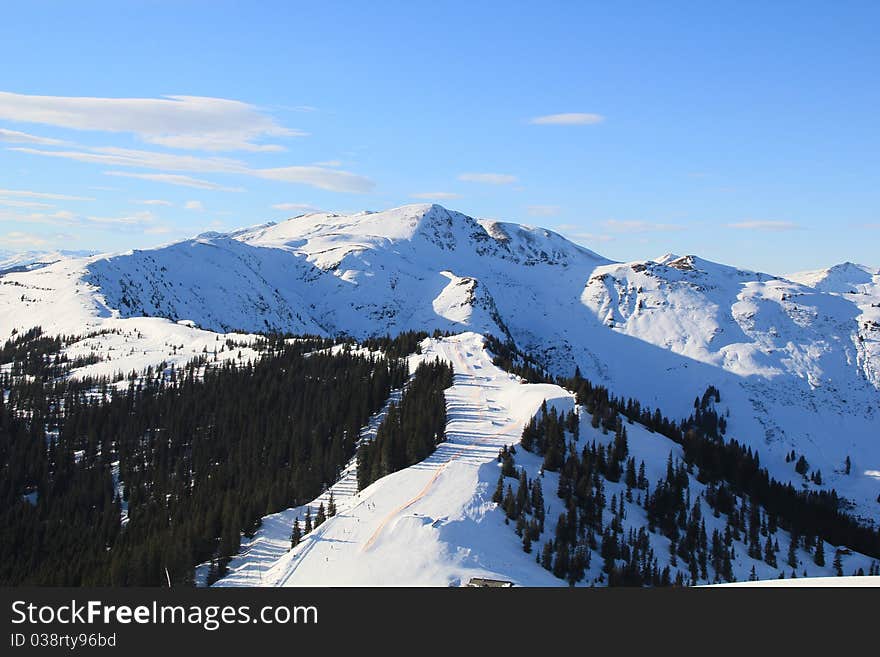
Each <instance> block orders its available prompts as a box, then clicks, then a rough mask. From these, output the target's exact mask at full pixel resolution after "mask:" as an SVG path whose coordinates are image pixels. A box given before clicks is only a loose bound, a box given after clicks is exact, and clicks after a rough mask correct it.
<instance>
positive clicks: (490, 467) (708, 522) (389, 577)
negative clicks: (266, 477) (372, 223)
mask: <svg viewBox="0 0 880 657" xmlns="http://www.w3.org/2000/svg"><path fill="white" fill-rule="evenodd" d="M435 356H440V357H441V358H443V359H444V360H447V361H449V362H451V363H452V364H453V366H454V369H455V384H454V386H453V387H452V388H450V389H448V390H447V391H446V399H447V407H448V424H447V435H446V438H447V440H446V442H444V443H442V444H441V445H440V446H439V447H438V449H437V451H436V452H435V453H434V454H433V455H431V456H430V457H429V458H428V459H426V460H425V461H423V462H421V463H418V464H416V465H414V466H411V467H409V468H406V469H404V470H401V471H398V472H396V473H394V474H391V475H389V476H387V477H384V478H382V479H380V480H379V481H377V482H375V483H374V484H372V485H371V486H369V487H367V488H366V489H364V490H362V491H360V492H357V490H356V487H353V486H352V485H351V482H350V481H349V479H350V478H351V475H350V472H351V470H352V468H351V467H349V468H348V469H347V470H346V474H344V475H343V478H342V479H341V480H340V482H339V484H337V485H336V486H334V487H333V488H331V489H330V490H331V491H333V493H334V496H335V502H336V505H337V508H338V513H337V515H335V516H333V517H331V518H329V519H327V520H326V521H325V522H324V523H323V524H321V525H320V526H319V527H317V528H316V529H315V530H314V531H312V532H311V533H309V534H308V535H307V536H306V537H305V538H304V540H303V541H302V542H301V543H299V544H298V545H297V546H296V547H295V548H293V549H292V550H291V549H290V535H291V530H292V526H293V523H294V520H296V519H299V520H300V521H302V518H303V517H304V514H305V512H306V507H308V508H310V509H311V512H312V513H313V514H314V512H315V510H316V509H317V507H318V503H319V502H323V503H325V504H326V503H327V501H328V499H329V493H330V491H327V492H325V493H324V494H323V495H322V496H321V497H320V498H318V499H317V500H315V501H314V502H312V503H310V504H309V505H306V506H302V507H297V508H293V509H288V510H286V511H283V512H281V513H277V514H273V515H272V516H269V517H267V518H264V519H263V523H262V526H261V528H260V529H259V530H258V531H257V533H256V535H255V536H254V538H252V539H245V542H244V543H243V549H242V551H241V554H240V555H239V556H238V557H236V558H235V559H233V561H232V562H231V564H230V567H229V574H228V575H227V576H226V577H225V578H224V579H221V580H220V581H219V582H218V583H217V584H216V586H300V585H322V586H324V585H330V586H334V585H335V586H339V585H346V586H359V585H361V586H364V585H373V586H375V585H385V586H388V585H424V586H460V585H465V584H467V583H468V582H469V581H470V580H471V578H474V577H480V578H489V579H496V580H502V581H509V582H512V583H514V584H515V585H519V586H561V585H565V584H566V582H565V580H564V579H560V578H559V577H556V576H554V575H553V574H552V572H550V571H548V570H546V569H544V568H542V567H541V566H540V565H539V564H538V563H536V556H537V555H538V553H539V552H540V549H539V546H538V545H537V544H536V545H535V547H534V549H532V550H531V551H530V552H529V553H527V552H525V551H524V550H523V547H522V541H521V540H520V538H519V537H518V536H517V534H516V533H515V532H514V526H513V523H511V524H507V522H506V521H505V515H504V512H503V511H502V510H501V509H500V508H498V505H496V503H495V502H493V501H492V497H493V491H494V489H495V486H496V482H497V480H498V477H499V472H500V468H501V466H500V465H499V463H498V459H497V455H498V452H499V450H500V449H501V448H503V447H505V446H508V445H515V444H518V443H519V442H520V438H521V434H522V428H523V426H524V425H525V424H526V423H527V422H528V421H529V419H530V418H531V417H532V416H533V415H534V414H535V413H536V412H538V411H539V409H540V407H541V404H542V403H543V402H544V401H545V400H546V401H547V403H548V407H549V408H555V409H556V410H558V411H559V412H563V413H564V412H567V411H570V410H572V409H574V408H575V404H574V399H573V397H572V395H571V394H570V393H569V392H567V391H566V390H564V389H562V388H560V387H558V386H554V385H548V384H524V383H523V382H521V381H518V380H517V378H516V377H514V376H513V375H511V374H509V373H507V372H504V371H503V370H501V369H499V368H498V367H496V366H495V365H494V364H493V363H492V358H491V355H490V354H488V353H487V352H486V351H485V349H484V348H483V340H482V338H481V336H479V335H476V334H473V333H465V334H461V335H457V336H453V337H449V338H445V339H440V340H430V339H429V340H427V341H426V343H425V345H424V346H423V353H422V354H421V355H419V356H413V357H412V358H413V359H414V361H417V360H419V359H425V358H427V359H430V358H434V357H435ZM578 412H579V414H581V415H582V416H583V417H584V421H583V422H581V429H580V436H579V439H577V441H576V446H577V449H580V448H581V447H583V446H584V445H587V444H589V443H591V442H593V441H598V442H608V441H609V440H610V438H611V436H609V435H606V434H605V433H604V432H603V431H602V430H601V429H598V428H592V427H590V423H589V415H587V414H586V413H585V412H584V410H583V409H582V408H581V409H579V411H578ZM377 419H378V418H377ZM375 426H376V421H375V420H374V421H373V422H372V423H371V425H370V426H369V427H367V428H365V431H364V433H363V434H362V435H363V437H364V439H366V440H369V439H370V436H371V433H372V432H373V431H374V430H375ZM627 432H628V436H629V449H630V453H631V454H632V456H633V458H634V459H636V461H637V462H638V461H641V462H643V463H644V465H645V469H644V474H645V477H646V479H647V481H648V482H650V486H651V487H652V488H653V487H654V485H655V482H657V481H658V480H660V479H662V478H663V477H664V476H665V473H666V469H667V463H668V459H670V458H674V459H676V460H677V459H681V458H682V451H681V448H680V447H679V446H678V445H676V444H674V443H672V442H671V441H670V440H668V439H666V438H664V437H662V436H660V435H658V434H656V433H653V432H650V431H649V430H648V429H646V428H645V427H642V426H641V425H638V424H628V425H627ZM570 438H572V439H573V437H571V436H570ZM516 465H517V467H518V468H523V469H524V470H525V471H526V472H527V474H528V477H529V478H530V479H539V480H540V481H541V482H542V484H543V490H544V491H545V492H544V495H545V497H544V499H545V503H546V505H547V506H546V515H547V518H548V529H547V530H546V531H545V535H547V536H549V537H552V535H553V530H552V525H551V523H550V520H549V519H551V518H552V519H555V518H556V517H557V516H558V515H559V514H560V513H564V512H565V506H564V505H563V503H562V501H561V500H560V499H559V498H558V497H557V496H556V494H555V491H556V490H557V487H558V482H559V475H558V474H557V473H555V472H542V471H541V459H540V458H538V457H537V456H535V455H533V454H529V453H528V452H526V451H525V450H523V449H520V450H518V453H517V457H516ZM508 481H513V482H514V483H515V479H513V480H508ZM637 493H638V499H635V498H636V495H635V494H627V487H626V485H625V484H624V482H623V481H620V482H616V483H612V482H606V484H605V497H606V498H607V500H608V501H609V507H610V509H613V511H612V510H606V511H605V513H604V525H605V526H613V523H614V522H615V520H614V518H615V516H617V515H618V512H617V510H618V508H623V509H624V513H623V515H622V518H621V520H620V522H621V527H620V533H621V535H626V534H627V533H628V532H629V531H630V530H632V531H633V532H638V531H639V530H640V529H644V528H645V527H647V526H648V524H649V523H648V519H647V517H646V512H645V510H644V509H643V508H642V507H641V505H640V504H641V501H642V499H643V492H642V491H641V490H639V491H637ZM644 494H645V495H646V494H647V493H644ZM688 495H689V497H690V498H692V499H693V501H694V503H695V504H696V506H699V507H700V508H701V509H702V511H701V513H702V518H703V519H704V523H705V527H706V531H707V533H708V534H709V535H712V534H713V533H714V531H715V530H716V529H718V530H719V531H721V532H723V530H724V527H725V520H724V516H723V515H722V516H720V517H719V515H718V514H717V513H714V512H713V508H712V506H711V505H710V504H709V503H708V501H707V499H708V497H709V496H708V494H707V486H705V485H703V484H701V483H699V482H698V481H697V480H696V478H694V477H691V478H690V483H689V493H688ZM771 529H772V528H771ZM766 534H767V536H769V537H770V538H771V539H772V540H773V541H774V542H775V544H776V547H777V549H778V552H779V553H780V554H779V558H778V562H777V565H776V566H771V565H769V564H768V563H767V562H766V561H765V560H763V559H761V558H757V559H755V558H752V557H750V556H749V554H748V546H747V543H746V538H745V537H743V538H742V541H740V540H738V539H737V540H735V541H733V551H734V552H735V554H736V556H735V557H734V559H733V560H732V564H731V572H732V574H733V577H734V578H735V579H737V580H748V579H749V577H750V576H755V577H758V578H761V579H776V578H778V577H780V575H783V576H785V577H790V576H791V573H792V571H795V572H796V576H797V577H803V576H804V575H808V576H816V577H818V576H823V575H825V576H829V575H832V574H833V573H834V570H833V566H832V559H833V557H834V555H835V549H836V548H835V547H834V546H832V545H830V544H825V546H824V550H825V553H826V554H827V555H829V556H828V560H827V563H826V564H825V565H823V566H818V565H816V564H815V562H814V559H813V556H812V555H811V554H810V553H808V552H807V551H806V550H804V549H803V548H802V547H798V548H795V549H794V550H793V556H792V557H790V559H792V560H793V561H794V562H795V563H796V566H794V567H792V566H791V565H790V564H789V563H788V562H787V561H786V554H787V553H788V552H789V543H790V536H789V535H788V534H787V533H786V532H784V531H778V532H777V531H776V530H775V529H772V530H771V531H769V532H766ZM645 540H646V541H648V543H649V545H650V550H651V551H652V555H654V558H655V559H656V561H657V564H658V567H659V568H661V569H662V568H669V570H670V572H671V574H670V577H671V579H673V580H674V579H675V578H676V575H677V574H678V573H679V572H681V573H682V576H683V577H684V581H685V582H688V581H690V580H689V578H690V575H689V574H688V573H689V565H688V564H687V563H684V562H682V560H681V559H679V560H678V561H677V560H676V558H675V557H673V556H671V555H670V541H669V540H668V539H667V538H665V537H664V536H662V535H660V534H659V533H647V535H646V538H645ZM762 540H763V539H762ZM592 552H593V553H592V554H591V556H590V559H589V561H590V564H589V565H588V567H587V568H586V572H585V575H584V578H583V579H582V580H581V581H580V582H579V584H580V585H587V586H589V585H601V584H603V583H604V582H606V581H607V577H606V576H605V575H604V574H603V570H602V567H603V560H602V557H601V556H600V554H599V550H598V549H596V550H593V551H592ZM840 559H841V567H842V569H843V572H845V574H847V575H851V574H853V573H855V572H857V571H858V570H859V569H862V570H863V571H864V572H866V573H867V572H870V571H871V569H872V567H874V566H875V563H874V562H873V561H872V560H871V559H870V558H868V557H865V556H863V555H860V554H857V553H850V552H848V551H846V552H844V553H842V555H841V557H840ZM707 572H708V573H709V575H708V576H707V577H706V578H702V577H701V576H700V575H699V574H698V575H697V577H696V578H695V580H696V582H697V583H703V584H705V583H710V582H714V581H716V575H715V572H714V571H711V570H709V571H707Z"/></svg>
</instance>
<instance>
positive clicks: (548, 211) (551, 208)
mask: <svg viewBox="0 0 880 657" xmlns="http://www.w3.org/2000/svg"><path fill="white" fill-rule="evenodd" d="M560 209H561V208H560V207H559V206H558V205H529V206H527V207H526V211H527V212H528V213H529V214H530V215H532V216H533V217H553V216H555V215H557V214H559V211H560Z"/></svg>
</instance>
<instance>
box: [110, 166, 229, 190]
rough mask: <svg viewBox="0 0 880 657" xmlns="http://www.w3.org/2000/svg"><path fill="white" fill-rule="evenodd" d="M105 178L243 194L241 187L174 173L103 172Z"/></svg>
mask: <svg viewBox="0 0 880 657" xmlns="http://www.w3.org/2000/svg"><path fill="white" fill-rule="evenodd" d="M104 175H105V176H118V177H121V178H138V179H140V180H151V181H153V182H160V183H166V184H169V185H178V186H180V187H192V188H193V189H207V190H210V191H214V192H243V191H244V188H242V187H225V186H223V185H218V184H217V183H213V182H210V181H208V180H201V179H199V178H192V177H190V176H182V175H178V174H174V173H131V172H129V171H105V172H104Z"/></svg>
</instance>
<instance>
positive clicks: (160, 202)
mask: <svg viewBox="0 0 880 657" xmlns="http://www.w3.org/2000/svg"><path fill="white" fill-rule="evenodd" d="M132 203H137V204H138V205H162V206H165V207H171V206H172V205H174V203H172V202H171V201H165V200H163V199H160V198H147V199H143V200H140V201H132Z"/></svg>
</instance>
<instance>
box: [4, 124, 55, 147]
mask: <svg viewBox="0 0 880 657" xmlns="http://www.w3.org/2000/svg"><path fill="white" fill-rule="evenodd" d="M0 141H5V142H8V143H11V144H36V145H39V146H60V145H61V144H66V143H67V142H65V141H63V140H61V139H50V138H49V137H40V136H37V135H31V134H28V133H26V132H18V131H17V130H6V129H5V128H0Z"/></svg>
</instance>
